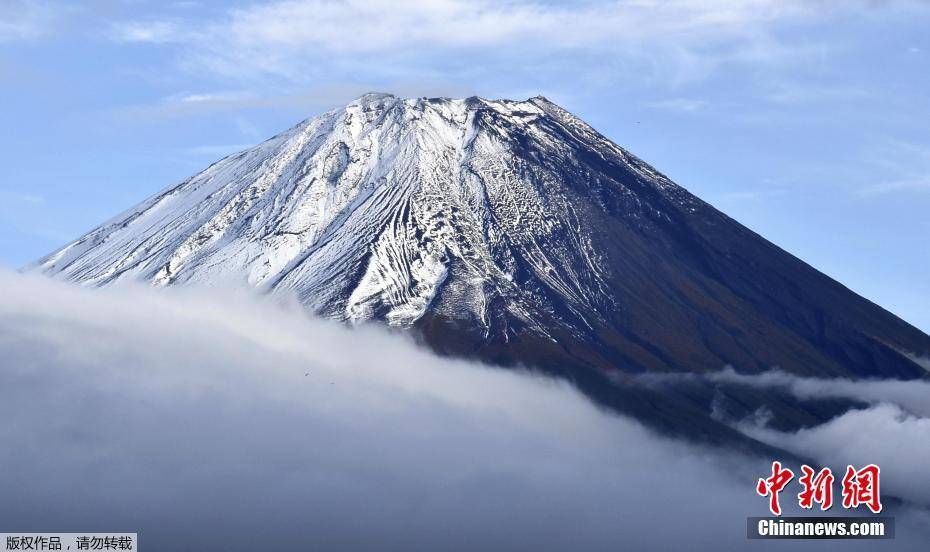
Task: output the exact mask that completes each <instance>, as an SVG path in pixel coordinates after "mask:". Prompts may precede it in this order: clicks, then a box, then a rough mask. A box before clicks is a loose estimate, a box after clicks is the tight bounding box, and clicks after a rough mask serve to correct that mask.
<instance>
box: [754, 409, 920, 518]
mask: <svg viewBox="0 0 930 552" xmlns="http://www.w3.org/2000/svg"><path fill="white" fill-rule="evenodd" d="M925 397H926V396H925ZM924 401H925V402H927V399H926V398H925V399H924ZM740 429H741V430H742V431H743V432H744V433H746V434H747V435H749V436H751V437H754V438H756V439H759V440H761V441H764V442H766V443H771V444H773V445H775V446H778V447H781V448H784V449H786V450H791V451H793V452H795V453H798V454H802V455H805V456H807V457H812V458H816V459H817V460H819V461H820V462H821V463H822V465H824V466H831V467H832V468H833V469H834V472H836V473H839V474H842V473H843V470H844V469H845V467H846V465H847V464H850V465H853V466H857V467H862V466H865V465H867V464H873V463H874V464H878V465H879V466H880V467H881V470H882V472H881V483H882V488H883V489H884V491H883V492H884V493H885V494H886V495H888V494H893V495H894V496H897V497H900V498H903V499H906V500H911V501H914V502H916V503H920V504H922V505H924V506H930V478H928V477H927V459H928V458H930V419H928V418H922V417H918V416H914V415H912V414H908V413H906V412H904V411H903V410H901V409H900V408H899V407H897V406H895V405H893V404H880V405H878V406H874V407H872V408H869V409H866V410H854V411H851V412H847V413H846V414H843V415H842V416H840V417H838V418H835V419H833V420H830V421H829V422H827V423H825V424H822V425H819V426H815V427H812V428H805V429H801V430H799V431H797V432H780V431H775V430H772V429H767V428H765V427H760V426H759V425H758V424H756V423H753V422H747V423H743V424H741V425H740ZM839 477H842V475H840V476H839Z"/></svg>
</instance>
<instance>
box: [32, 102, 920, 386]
mask: <svg viewBox="0 0 930 552" xmlns="http://www.w3.org/2000/svg"><path fill="white" fill-rule="evenodd" d="M32 268H33V269H35V270H39V271H42V272H44V273H46V274H51V275H54V276H56V277H60V278H65V279H68V280H72V281H75V282H80V283H82V284H87V285H107V284H110V283H112V282H116V281H119V280H126V279H131V280H143V281H147V282H151V283H152V284H153V285H156V286H167V285H178V284H205V285H248V286H254V287H257V288H260V289H262V290H264V291H267V292H269V293H287V294H294V295H296V296H297V297H298V298H299V299H300V301H301V302H303V303H304V304H305V305H306V306H307V307H308V308H309V309H311V310H313V311H314V312H317V313H320V314H322V315H324V316H327V317H332V318H336V319H339V320H344V321H349V322H362V321H366V320H372V319H373V320H383V321H386V322H388V323H389V324H392V325H395V326H401V327H406V328H414V329H415V330H416V333H417V335H419V336H420V337H421V338H422V339H423V340H424V341H425V342H426V343H428V344H429V345H430V346H432V347H433V348H435V349H437V350H439V351H442V352H447V353H450V354H456V355H466V356H474V357H477V358H482V359H485V360H490V361H494V362H498V363H505V364H520V363H522V364H529V365H533V366H538V367H541V368H544V369H547V370H550V371H553V372H556V373H560V374H562V375H565V376H567V377H570V378H572V379H574V380H576V381H579V382H580V383H579V385H581V386H582V387H586V386H587V387H590V389H587V390H588V391H589V393H590V394H592V395H598V394H599V393H606V394H607V395H610V396H613V394H614V393H615V391H614V390H613V388H614V387H617V385H615V383H616V382H617V381H624V380H625V379H626V378H627V377H628V375H629V374H634V373H638V372H647V371H648V372H651V371H697V372H703V371H710V370H718V369H720V368H722V367H723V366H724V365H732V366H734V367H736V368H737V369H738V370H741V371H747V372H757V371H762V370H766V369H769V368H772V367H775V366H778V367H781V368H782V369H784V370H788V371H791V372H794V373H798V374H817V375H821V376H831V375H846V376H856V377H891V376H893V377H904V378H914V377H925V376H926V371H925V370H924V369H923V368H921V367H920V366H919V365H918V364H917V363H916V362H915V361H914V360H913V358H914V355H917V356H920V355H927V354H928V352H930V337H928V336H927V335H926V334H925V333H923V332H921V331H920V330H918V329H916V328H914V327H912V326H910V325H908V324H907V323H905V322H903V321H902V320H900V319H898V318H897V317H895V316H894V315H892V314H891V313H889V312H887V311H885V310H883V309H882V308H880V307H878V306H876V305H874V304H872V303H870V302H869V301H867V300H865V299H863V298H862V297H859V296H858V295H856V294H855V293H853V292H851V291H849V290H848V289H846V288H845V287H843V286H842V285H840V284H839V283H837V282H835V281H834V280H832V279H830V278H828V277H827V276H825V275H823V274H821V273H819V272H817V271H816V270H814V269H813V268H811V267H810V266H808V265H806V264H805V263H803V262H801V261H800V260H798V259H796V258H795V257H793V256H791V255H790V254H788V253H786V252H784V251H783V250H781V249H779V248H778V247H776V246H774V245H773V244H771V243H769V242H768V241H766V240H764V239H763V238H761V237H760V236H758V235H756V234H755V233H753V232H751V231H749V230H748V229H746V228H745V227H743V226H741V225H739V224H738V223H736V222H735V221H733V220H732V219H730V218H729V217H727V216H726V215H724V214H722V213H720V212H719V211H717V210H716V209H714V208H713V207H711V206H710V205H708V204H707V203H704V202H703V201H701V200H700V199H698V198H696V197H695V196H693V195H692V194H690V193H688V192H687V191H686V190H684V189H683V188H681V187H679V186H677V185H676V184H674V183H673V182H671V181H670V180H668V179H667V178H666V177H665V176H663V175H662V174H660V173H658V172H657V171H656V170H655V169H653V168H652V167H650V166H649V165H647V164H646V163H644V162H643V161H641V160H639V159H637V158H636V157H635V156H633V155H631V154H630V153H628V152H626V151H625V150H623V149H622V148H620V147H618V146H617V145H615V144H613V143H612V142H610V141H609V140H607V139H606V138H605V137H603V136H601V135H600V134H598V133H597V132H596V131H594V130H593V129H592V128H591V127H589V126H588V125H586V124H585V123H584V122H582V121H581V120H579V119H578V118H576V117H574V116H573V115H571V114H570V113H568V112H566V111H565V110H563V109H561V108H560V107H558V106H556V105H555V104H553V103H551V102H549V101H548V100H546V99H545V98H541V97H537V98H532V99H529V100H527V101H522V102H515V101H507V100H496V101H491V100H484V99H480V98H468V99H465V100H450V99H444V98H436V99H412V100H404V99H398V98H395V97H393V96H390V95H386V94H367V95H365V96H362V97H361V98H359V99H357V100H356V101H354V102H352V103H350V104H349V105H348V106H346V107H344V108H341V109H336V110H333V111H330V112H328V113H325V114H323V115H321V116H319V117H316V118H313V119H310V120H307V121H305V122H303V123H300V124H299V125H297V126H295V127H294V128H292V129H290V130H288V131H286V132H284V133H282V134H280V135H278V136H275V137H274V138H272V139H270V140H268V141H267V142H265V143H262V144H260V145H258V146H256V147H254V148H251V149H249V150H246V151H244V152H241V153H239V154H236V155H232V156H229V157H227V158H225V159H223V160H221V161H219V162H217V163H215V164H214V165H212V166H211V167H209V168H208V169H206V170H205V171H203V172H202V173H200V174H198V175H195V176H193V177H191V178H190V179H188V180H186V181H184V182H182V183H180V184H178V185H176V186H173V187H171V188H168V189H167V190H165V191H163V192H161V193H160V194H158V195H156V196H154V197H152V198H150V199H148V200H146V201H145V202H143V203H141V204H140V205H138V206H136V207H133V208H132V209H130V210H128V211H126V212H125V213H122V214H120V215H118V216H117V217H115V218H113V219H111V220H110V221H108V222H106V223H105V224H103V225H101V226H100V227H98V228H96V229H94V230H92V231H91V232H89V233H88V234H87V235H85V236H83V237H82V238H80V239H78V240H77V241H75V242H73V243H71V244H69V245H67V246H65V247H64V248H62V249H61V250H59V251H56V252H54V253H52V254H50V255H49V256H47V257H45V258H43V259H41V260H40V261H38V262H37V263H36V264H35V265H33V267H32ZM610 382H614V384H612V383H610ZM601 399H603V400H605V401H606V402H608V403H611V404H613V403H616V402H618V401H619V402H624V401H627V402H629V400H630V399H629V397H626V396H624V397H623V398H616V397H614V398H612V399H611V398H609V397H608V398H605V397H601Z"/></svg>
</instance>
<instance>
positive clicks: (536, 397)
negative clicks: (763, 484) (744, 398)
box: [0, 272, 930, 551]
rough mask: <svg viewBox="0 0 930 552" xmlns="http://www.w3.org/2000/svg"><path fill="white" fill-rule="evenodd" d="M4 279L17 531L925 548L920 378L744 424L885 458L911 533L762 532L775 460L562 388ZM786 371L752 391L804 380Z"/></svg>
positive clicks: (356, 343)
mask: <svg viewBox="0 0 930 552" xmlns="http://www.w3.org/2000/svg"><path fill="white" fill-rule="evenodd" d="M0 289H2V290H3V293H2V294H0V468H2V469H0V525H2V527H0V530H3V531H14V532H26V531H55V532H82V531H83V532H92V531H97V532H99V531H133V532H139V534H140V545H141V546H142V549H143V550H146V549H147V550H290V549H293V550H304V549H315V550H353V551H364V550H668V549H676V548H682V547H685V548H687V549H691V550H734V549H753V550H755V549H765V550H769V549H784V550H788V549H791V550H796V549H810V550H834V549H839V548H840V547H842V548H844V549H853V550H856V549H861V550H872V549H875V548H882V549H884V548H887V549H913V550H920V549H924V548H925V543H926V542H927V539H928V538H930V516H928V515H927V513H926V510H925V509H924V508H923V506H922V505H926V504H930V498H928V497H930V485H928V481H930V477H928V476H927V471H926V468H923V467H922V466H921V465H922V464H923V463H924V462H926V459H927V458H928V457H930V456H928V452H930V450H928V446H930V445H928V443H930V428H928V426H927V424H928V422H927V420H926V418H925V417H924V416H926V415H927V414H928V413H930V394H926V384H924V383H916V384H915V383H906V384H901V383H900V382H892V383H888V382H876V383H874V384H870V383H862V384H856V383H854V382H850V383H848V384H847V383H843V384H841V385H842V386H845V387H842V386H841V387H839V389H847V391H843V393H847V395H844V396H856V397H859V398H865V399H866V402H867V403H869V404H872V405H873V406H872V407H871V408H869V409H866V410H858V411H853V412H849V413H847V414H845V415H843V416H841V417H839V418H837V419H835V420H832V421H830V422H828V423H826V424H824V425H822V426H818V427H815V428H809V429H805V430H802V431H801V432H800V433H797V434H783V433H778V432H774V431H772V430H770V429H767V428H766V427H764V426H760V425H758V424H756V425H752V424H750V423H749V422H746V423H745V424H743V425H744V426H745V427H743V428H742V429H744V430H745V431H746V432H747V433H748V434H750V435H753V436H755V437H757V438H759V439H761V440H764V441H766V442H769V443H772V444H775V445H777V446H780V447H782V448H784V449H787V450H791V451H793V452H798V453H804V454H808V455H810V456H812V457H814V458H817V459H818V460H820V459H822V460H823V462H824V463H825V464H826V465H831V466H834V468H835V469H836V468H837V467H841V466H840V465H841V464H843V465H845V464H844V463H845V462H847V461H849V462H856V463H865V462H877V463H880V464H881V465H882V469H883V472H882V478H883V479H882V482H883V484H886V485H887V488H888V492H891V490H894V491H896V492H897V493H898V494H899V496H901V498H903V499H905V500H907V501H909V502H910V503H911V504H912V506H907V507H897V508H894V511H893V512H890V513H891V514H892V515H896V516H897V518H898V528H897V534H898V537H897V539H895V540H894V541H881V542H876V541H872V542H868V541H861V542H849V541H833V542H817V541H807V542H805V541H793V542H774V541H765V542H763V541H748V540H747V539H746V517H747V516H761V515H766V514H767V507H766V501H765V499H763V498H761V497H759V496H757V495H756V494H755V491H754V488H755V480H756V478H758V477H760V476H762V475H764V474H765V473H766V471H767V470H768V468H769V462H770V460H771V459H763V458H749V457H744V456H740V455H737V454H735V453H733V452H730V451H727V450H716V449H710V448H704V447H700V446H696V445H693V444H688V443H684V442H679V441H673V440H670V439H668V438H665V437H662V436H659V435H656V434H654V433H652V432H651V431H649V430H647V429H645V428H644V427H643V426H641V425H640V424H638V423H637V422H635V421H633V420H630V419H628V418H624V417H621V416H617V415H613V414H611V413H608V412H605V411H604V410H602V409H600V408H598V407H596V406H595V405H593V404H592V403H591V402H589V401H588V400H587V399H586V398H585V397H583V396H582V395H581V394H580V393H578V392H577V391H576V390H574V389H573V388H572V387H571V386H570V385H568V384H567V383H565V382H563V381H558V380H553V379H549V378H545V377H542V376H539V375H535V374H533V373H531V372H529V371H518V370H505V369H498V368H493V367H488V366H483V365H480V364H476V363H472V362H465V361H457V360H452V359H447V358H440V357H437V356H435V355H432V354H431V353H429V352H427V351H424V350H422V349H420V348H418V347H417V346H415V345H414V344H413V343H412V342H411V341H410V340H408V339H407V338H405V337H404V336H402V335H398V334H396V333H391V332H388V331H385V330H383V329H380V328H375V327H361V328H354V329H349V328H345V327H343V326H340V325H337V324H334V323H331V322H327V321H321V320H315V319H312V318H310V317H308V316H307V315H306V314H305V313H304V312H303V311H302V310H301V309H300V308H299V307H297V306H295V305H291V304H269V303H267V302H263V301H259V300H256V299H253V298H249V297H244V296H241V295H238V294H232V293H228V294H223V293H220V292H217V291H211V292H205V291H202V290H201V291H195V290H172V291H170V292H166V291H160V292H159V291H154V290H151V289H148V288H136V287H123V288H111V289H106V290H91V289H85V288H79V287H76V286H71V285H68V284H64V283H59V282H53V281H50V280H47V279H44V278H40V277H35V276H24V275H20V274H15V273H10V272H5V273H0ZM713 377H724V378H726V377H730V378H740V377H743V376H740V375H739V374H736V373H735V372H723V373H721V374H718V375H715V376H713ZM762 377H763V376H756V378H762ZM765 377H768V378H769V379H772V378H773V376H765ZM774 377H777V378H782V379H781V380H779V381H775V382H773V381H768V380H765V381H763V380H761V379H760V380H759V381H756V380H749V381H750V382H751V383H752V384H756V385H780V386H786V385H795V381H796V380H797V378H792V377H791V376H787V375H785V374H778V375H776V376H774ZM899 384H900V385H899ZM803 385H812V384H809V383H804V384H803ZM917 386H922V388H921V390H920V391H917V390H916V389H917V388H918V387H917ZM803 389H807V390H806V391H798V393H802V392H810V393H832V392H834V391H835V389H838V388H837V387H836V384H835V382H829V381H822V382H821V383H820V384H818V385H812V386H811V387H810V388H803ZM878 389H881V391H878ZM792 498H793V497H792V496H791V494H789V493H786V494H785V495H783V504H784V503H787V504H786V506H788V507H787V508H786V509H787V510H788V512H789V513H790V512H792V511H793V509H792V508H791V507H790V503H792V502H793V500H792ZM833 513H834V514H837V515H838V514H841V513H842V512H836V511H834V512H833ZM876 545H878V546H876Z"/></svg>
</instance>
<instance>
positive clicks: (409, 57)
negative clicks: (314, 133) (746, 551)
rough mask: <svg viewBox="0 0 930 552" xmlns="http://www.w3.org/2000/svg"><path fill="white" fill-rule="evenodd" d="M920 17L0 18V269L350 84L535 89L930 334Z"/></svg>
mask: <svg viewBox="0 0 930 552" xmlns="http://www.w3.org/2000/svg"><path fill="white" fill-rule="evenodd" d="M928 28H930V4H928V3H923V2H906V1H900V2H895V1H891V0H888V1H880V0H863V1H857V0H845V1H830V0H819V1H815V0H808V1H803V2H801V1H798V2H795V1H792V0H742V1H737V0H704V1H697V0H670V1H665V2H659V1H651V0H625V1H618V2H584V1H576V2H546V1H541V0H537V1H528V0H514V1H506V2H491V1H483V0H478V1H472V2H466V1H463V0H440V1H433V2H387V1H383V0H367V1H349V2H331V1H322V0H314V1H297V0H291V1H273V2H194V1H191V2H169V1H163V2H144V1H130V0H125V1H117V0H111V1H106V0H100V1H95V2H86V3H83V4H82V3H78V2H54V1H52V0H47V1H39V0H36V1H22V0H12V1H10V0H7V1H4V2H2V3H0V124H2V128H3V129H4V130H3V132H2V133H0V162H2V166H3V169H4V170H3V176H2V177H0V264H2V265H6V266H14V267H15V266H20V265H22V264H24V263H26V262H28V261H31V260H33V259H35V258H37V257H39V256H41V255H42V254H44V253H47V252H48V251H50V250H52V249H54V248H56V247H58V246H60V245H62V244H64V243H65V242H67V241H69V240H70V239H73V238H75V237H77V236H78V235H79V234H81V233H83V232H84V231H86V230H88V229H90V228H91V227H93V226H94V225H96V224H97V223H99V222H102V221H103V220H104V219H106V218H109V217H110V216H112V215H113V214H115V213H117V212H119V211H121V210H123V209H124V208H126V207H128V206H130V205H132V204H134V203H136V202H138V201H139V200H141V199H143V198H145V197H146V196H148V195H150V194H152V193H154V192H155V191H157V190H159V189H161V188H163V187H165V186H167V185H169V184H171V183H173V182H176V181H178V180H181V179H183V178H184V177H186V176H189V175H191V174H193V173H195V172H197V171H199V170H200V169H202V168H204V167H206V166H207V165H208V164H210V163H211V162H213V161H215V160H216V159H218V158H220V157H222V156H223V155H225V154H227V153H231V152H233V151H236V150H238V149H242V148H244V147H245V146H247V145H250V144H254V143H257V142H259V141H261V140H263V139H265V138H267V137H270V136H272V135H274V134H276V133H277V132H279V131H281V130H283V129H285V128H287V127H290V126H291V125H293V124H294V123H296V122H298V121H300V120H302V119H305V118H307V117H310V116H313V115H316V114H318V113H319V112H321V111H323V110H325V109H328V108H331V107H334V106H337V105H340V104H343V103H346V102H348V101H349V100H351V99H352V98H354V97H356V96H358V95H360V94H362V93H364V92H367V91H371V90H378V91H386V92H393V93H395V94H397V95H401V96H436V95H444V96H455V97H461V96H469V95H474V94H477V95H480V96H484V97H492V98H497V97H507V98H516V99H523V98H527V97H530V96H535V95H537V94H542V95H545V96H547V97H549V98H550V99H552V100H553V101H556V102H557V103H559V104H561V105H562V106H563V107H565V108H566V109H569V110H570V111H572V112H574V113H575V114H577V115H579V116H580V117H582V118H583V119H585V120H586V121H588V122H589V123H591V124H592V125H593V126H594V127H595V128H597V129H598V130H600V131H601V132H603V133H604V134H605V135H607V136H608V137H610V138H611V139H613V140H614V141H615V142H617V143H618V144H620V145H622V146H624V147H626V148H627V149H629V150H631V151H632V152H634V153H636V154H637V155H639V156H640V157H642V158H643V159H645V160H646V161H648V162H649V163H651V164H653V165H654V166H655V167H656V168H658V169H659V170H660V171H662V172H664V173H666V174H667V175H669V176H670V177H671V178H672V179H673V180H675V181H676V182H678V183H679V184H681V185H683V186H685V187H686V188H688V189H689V190H691V191H692V192H694V193H696V194H697V195H699V196H700V197H702V198H703V199H705V200H707V201H709V202H711V203H712V204H714V205H716V206H717V207H718V208H720V209H722V210H723V211H724V212H726V213H728V214H729V215H731V216H733V217H734V218H736V219H738V220H739V221H741V222H743V223H744V224H746V225H747V226H749V227H750V228H752V229H753V230H755V231H757V232H758V233H760V234H762V235H763V236H765V237H767V238H768V239H770V240H772V241H773V242H775V243H776V244H778V245H780V246H782V247H783V248H785V249H787V250H788V251H790V252H792V253H794V254H795V255H797V256H799V257H801V258H802V259H804V260H805V261H807V262H809V263H810V264H812V265H813V266H815V267H817V268H818V269H820V270H822V271H824V272H826V273H827V274H829V275H831V276H832V277H834V278H836V279H838V280H839V281H841V282H843V283H844V284H846V285H847V286H849V287H850V288H852V289H853V290H855V291H857V292H859V293H861V294H863V295H865V296H866V297H868V298H870V299H872V300H873V301H875V302H877V303H879V304H881V305H883V306H885V307H886V308H888V309H889V310H891V311H893V312H895V313H897V314H898V315H900V316H902V317H903V318H905V319H906V320H908V321H910V322H912V323H914V324H915V325H917V326H919V327H921V328H922V329H924V330H925V331H930V246H928V236H930V216H928V210H930V132H928V130H927V125H928V121H930V33H928V32H927V29H928Z"/></svg>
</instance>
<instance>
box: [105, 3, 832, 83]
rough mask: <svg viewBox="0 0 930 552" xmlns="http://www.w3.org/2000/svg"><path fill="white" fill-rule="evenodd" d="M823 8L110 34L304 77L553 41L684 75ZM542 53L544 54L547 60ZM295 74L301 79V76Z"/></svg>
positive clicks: (778, 46) (786, 48)
mask: <svg viewBox="0 0 930 552" xmlns="http://www.w3.org/2000/svg"><path fill="white" fill-rule="evenodd" d="M827 13H828V10H825V9H823V7H822V6H820V5H818V4H813V3H808V2H800V1H788V2H785V1H774V0H751V1H747V2H730V1H725V0H715V1H711V2H697V1H693V0H675V1H672V2H641V1H632V0H625V1H617V2H610V3H587V2H579V3H571V4H561V3H548V2H536V1H527V0H522V1H516V2H506V3H499V2H490V1H485V0H481V1H477V2H466V1H463V0H444V1H441V2H402V3H397V2H387V1H384V0H378V1H358V0H349V1H327V0H305V1H297V0H288V1H281V2H273V3H269V4H261V5H252V6H248V7H244V8H234V9H230V10H229V11H228V12H226V14H225V15H223V16H222V17H220V18H217V19H215V20H213V21H211V22H209V23H207V24H202V22H198V23H196V24H195V23H194V22H190V21H189V22H183V21H181V22H178V21H176V20H171V21H131V20H130V21H123V22H117V23H115V24H114V27H113V28H114V32H113V33H112V35H111V36H112V37H113V38H115V39H117V40H123V41H129V42H178V43H182V44H184V45H185V46H186V47H187V57H186V59H185V63H187V64H189V65H191V66H193V67H198V68H200V69H201V70H202V69H207V70H211V71H214V72H217V73H220V74H225V75H228V76H233V75H235V76H246V75H249V74H252V75H255V76H258V75H268V74H274V75H278V76H285V77H288V78H291V79H296V80H306V76H308V75H312V74H313V72H312V71H309V70H310V69H312V68H313V64H314V63H316V62H317V60H320V59H324V58H327V57H328V56H332V55H339V56H342V61H343V63H347V64H348V66H349V67H351V66H352V64H353V63H355V62H357V61H359V60H360V59H370V58H371V57H372V56H375V57H381V59H383V60H387V59H390V60H391V64H392V65H393V67H394V69H393V70H398V69H400V67H399V66H398V64H400V66H403V65H404V64H405V63H409V62H410V61H411V58H410V56H411V55H413V56H414V57H415V58H417V59H422V58H423V57H426V56H428V55H437V54H439V53H440V52H447V53H452V52H456V51H458V52H465V51H470V50H485V51H487V50H488V49H495V50H494V51H495V52H496V53H497V54H499V53H500V52H501V50H499V48H501V47H506V48H507V49H508V51H510V52H512V53H514V54H516V55H519V56H520V57H522V58H523V59H534V62H542V61H543V60H545V59H546V58H547V56H548V55H549V54H551V53H552V52H554V51H556V50H560V51H563V52H564V50H565V49H577V50H578V51H579V52H597V51H601V52H611V53H613V54H614V55H617V56H621V57H622V58H626V59H628V60H630V61H632V62H634V63H635V64H637V65H638V66H640V67H646V66H650V65H654V63H653V61H654V60H655V59H656V58H661V59H663V60H664V61H665V62H668V61H672V62H673V64H674V65H675V66H676V69H675V74H674V75H669V77H671V78H673V79H689V78H694V77H696V76H699V75H701V74H704V73H706V72H708V71H711V70H712V69H713V67H714V66H715V65H717V64H719V63H724V62H727V61H734V60H736V61H746V62H753V63H760V62H764V61H765V60H767V59H782V58H784V57H786V56H787V57H791V56H793V55H795V54H797V53H799V52H802V50H801V49H799V47H798V46H797V45H795V44H790V43H787V42H782V41H779V40H776V39H775V38H774V35H773V34H772V33H771V32H770V30H771V28H770V27H771V26H772V25H776V24H780V23H782V22H786V21H802V22H803V21H805V20H807V19H809V18H814V17H820V16H824V15H825V14H827ZM550 61H551V60H550ZM302 75H303V76H304V78H301V76H302Z"/></svg>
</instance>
